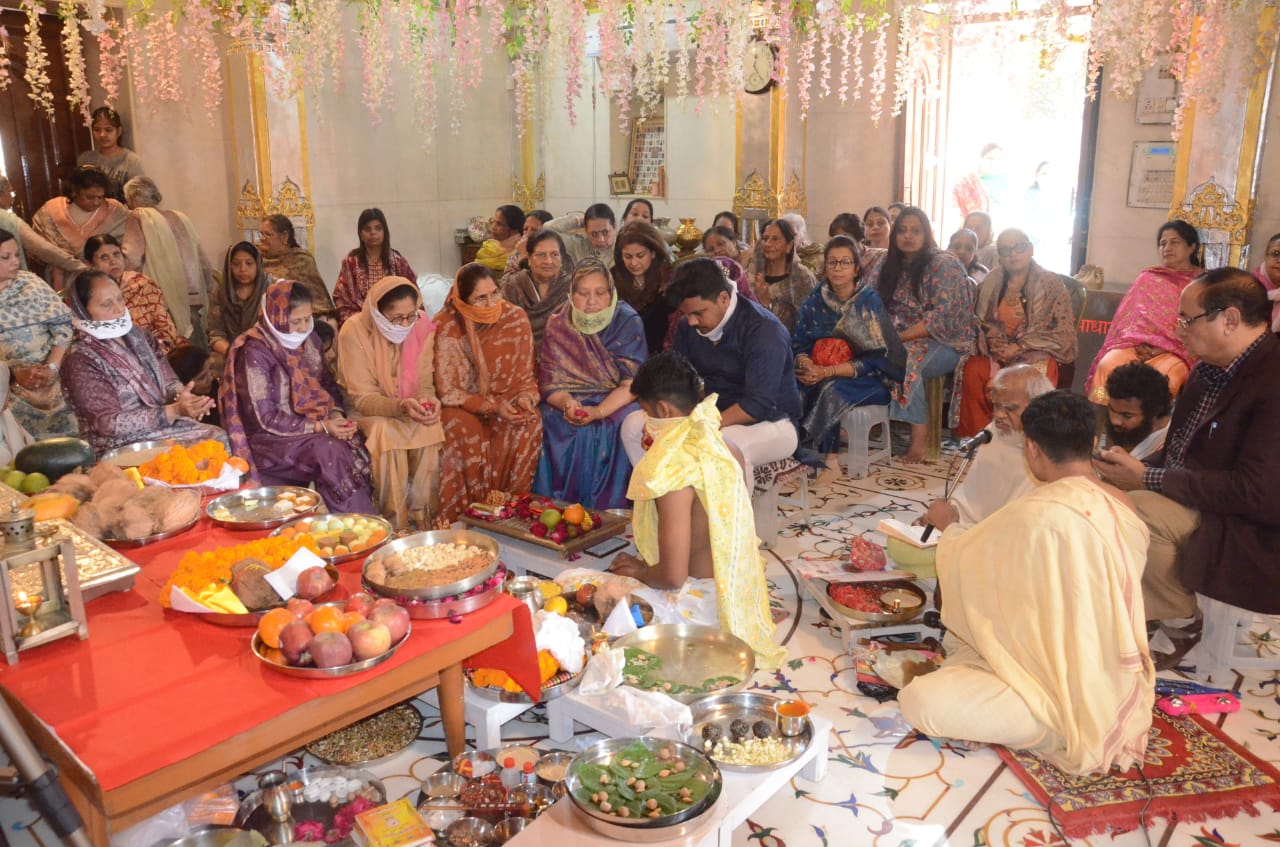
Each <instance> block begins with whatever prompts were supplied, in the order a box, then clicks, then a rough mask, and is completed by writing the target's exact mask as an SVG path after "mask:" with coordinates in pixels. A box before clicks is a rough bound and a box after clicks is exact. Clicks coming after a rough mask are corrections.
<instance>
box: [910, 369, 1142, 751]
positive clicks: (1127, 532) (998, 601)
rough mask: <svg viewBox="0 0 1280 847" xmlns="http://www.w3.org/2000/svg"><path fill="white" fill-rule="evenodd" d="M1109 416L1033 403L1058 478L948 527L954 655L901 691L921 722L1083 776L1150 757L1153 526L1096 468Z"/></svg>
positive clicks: (1072, 398)
mask: <svg viewBox="0 0 1280 847" xmlns="http://www.w3.org/2000/svg"><path fill="white" fill-rule="evenodd" d="M1095 420H1096V418H1095V416H1094V411H1093V409H1092V407H1091V406H1090V404H1089V402H1088V401H1087V400H1085V399H1084V398H1083V397H1079V396H1077V395H1073V394H1071V393H1069V392H1066V391H1053V392H1050V393H1049V394H1046V395H1044V396H1042V397H1039V398H1037V399H1036V400H1034V401H1032V402H1031V404H1030V405H1029V406H1028V407H1027V410H1026V412H1024V413H1023V417H1022V422H1023V429H1024V432H1025V435H1026V439H1027V446H1026V448H1025V452H1026V459H1027V463H1028V465H1029V466H1030V467H1031V470H1032V472H1033V473H1034V474H1035V476H1036V478H1037V479H1039V480H1041V481H1042V482H1043V483H1044V484H1043V485H1042V486H1041V487H1040V488H1038V489H1036V490H1035V491H1033V492H1031V493H1029V494H1026V495H1024V496H1022V497H1021V498H1019V499H1017V500H1015V501H1013V502H1012V503H1010V504H1009V505H1007V506H1005V507H1004V508H1003V509H1000V510H999V511H997V512H996V513H995V514H994V515H992V516H991V517H989V518H987V519H986V520H984V521H982V522H980V523H978V524H977V525H975V526H973V527H968V528H966V527H963V526H959V525H954V526H951V527H950V528H949V529H946V530H945V531H944V533H943V536H942V540H941V542H940V543H939V545H938V560H937V563H938V579H939V583H940V586H941V588H942V595H943V597H944V598H945V603H944V605H943V611H942V618H943V623H944V624H946V626H947V629H948V632H947V636H946V641H945V643H944V646H945V648H946V651H947V657H946V660H945V661H944V662H943V664H942V667H941V668H940V669H939V670H937V671H936V672H934V673H931V674H929V675H927V676H923V677H917V678H916V679H914V680H913V681H912V682H911V683H909V684H908V685H907V686H906V687H905V688H904V689H903V690H902V691H901V692H900V694H899V698H898V699H899V703H900V705H901V707H902V714H903V716H904V717H905V718H906V719H907V721H908V722H910V723H911V724H912V725H913V726H915V727H916V728H918V729H920V730H922V731H924V732H926V733H928V734H930V735H933V736H938V737H948V738H959V739H965V740H970V741H979V742H986V743H991V744H1003V745H1005V746H1007V747H1013V748H1017V749H1024V750H1030V751H1031V752H1034V753H1037V754H1038V755H1040V756H1042V757H1043V758H1045V759H1046V760H1048V761H1049V762H1051V763H1053V764H1054V765H1057V766H1058V767H1059V768H1062V769H1063V770H1065V771H1068V772H1070V773H1075V774H1087V773H1093V772H1096V771H1106V770H1108V769H1110V768H1112V767H1113V766H1120V767H1122V768H1124V767H1129V766H1130V765H1132V764H1133V763H1134V762H1138V761H1141V760H1142V756H1143V753H1144V751H1145V750H1146V746H1147V732H1148V730H1149V729H1150V726H1151V707H1152V703H1153V701H1154V690H1153V688H1154V682H1155V668H1154V665H1153V664H1152V662H1151V657H1150V655H1149V652H1148V649H1147V637H1146V628H1145V619H1146V616H1145V613H1144V611H1143V605H1142V588H1141V581H1142V568H1143V563H1144V562H1145V560H1146V551H1147V544H1148V540H1149V535H1148V532H1147V528H1146V526H1145V525H1144V524H1143V523H1142V521H1141V519H1139V518H1138V516H1137V514H1136V513H1135V512H1134V511H1133V509H1132V506H1131V505H1130V503H1129V502H1128V500H1127V498H1126V497H1125V496H1124V495H1123V494H1122V493H1120V492H1119V491H1118V490H1116V489H1113V488H1110V487H1109V486H1105V485H1104V484H1102V483H1101V482H1099V481H1098V480H1097V478H1096V477H1095V475H1094V473H1093V470H1092V465H1091V462H1090V456H1091V452H1092V448H1093V432H1094V422H1095Z"/></svg>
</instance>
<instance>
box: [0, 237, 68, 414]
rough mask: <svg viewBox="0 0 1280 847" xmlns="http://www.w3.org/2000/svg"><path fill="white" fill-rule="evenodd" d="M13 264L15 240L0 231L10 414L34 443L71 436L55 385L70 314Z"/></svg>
mask: <svg viewBox="0 0 1280 847" xmlns="http://www.w3.org/2000/svg"><path fill="white" fill-rule="evenodd" d="M18 264H19V261H18V240H17V239H16V238H14V236H13V234H12V233H10V232H8V231H5V230H0V361H2V362H4V363H5V364H7V365H8V366H9V372H10V380H11V382H10V384H9V388H10V392H11V393H10V403H11V411H12V412H13V416H14V417H15V418H16V419H17V420H18V423H20V424H21V425H22V427H23V428H24V429H26V431H27V432H29V433H31V435H32V436H34V437H35V438H37V439H40V438H51V437H53V436H57V435H71V434H72V433H74V432H75V431H76V419H75V415H73V414H72V413H71V409H70V407H69V406H68V405H67V398H66V395H64V394H63V392H62V385H61V383H59V382H58V369H59V368H60V367H62V357H63V354H65V353H66V351H67V347H68V346H70V344H71V337H72V330H71V312H69V311H68V310H67V307H66V305H65V304H64V303H63V302H62V301H61V300H59V299H58V295H57V294H55V293H54V291H53V289H52V288H50V287H49V286H48V285H47V284H46V283H45V281H44V280H42V279H40V277H38V276H36V275H35V274H33V273H31V272H30V271H23V270H19V269H18Z"/></svg>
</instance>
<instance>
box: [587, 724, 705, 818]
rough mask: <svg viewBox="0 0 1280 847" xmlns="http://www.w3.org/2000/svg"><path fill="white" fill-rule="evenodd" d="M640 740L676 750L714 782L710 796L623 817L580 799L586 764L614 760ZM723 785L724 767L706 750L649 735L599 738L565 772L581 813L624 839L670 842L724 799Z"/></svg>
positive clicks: (653, 747)
mask: <svg viewBox="0 0 1280 847" xmlns="http://www.w3.org/2000/svg"><path fill="white" fill-rule="evenodd" d="M637 741H639V742H640V743H641V744H643V745H644V746H645V747H646V748H648V749H649V750H651V751H653V752H654V753H657V751H659V750H661V749H662V748H663V747H670V748H672V749H674V750H675V751H676V754H677V755H678V756H679V757H680V758H681V759H682V760H684V761H685V762H686V763H688V764H689V766H690V767H692V768H694V769H695V771H696V774H697V775H696V776H695V777H694V778H695V779H702V780H704V781H706V782H708V783H710V790H709V791H708V792H707V795H706V796H705V797H703V798H702V799H701V800H699V801H698V802H697V803H694V804H693V805H692V806H690V807H689V808H687V809H683V810H681V811H679V812H676V813H675V814H674V815H665V816H663V817H660V818H620V817H617V816H615V815H609V814H606V813H604V812H601V811H600V810H599V809H597V808H594V807H592V806H591V804H589V803H581V802H579V801H578V798H577V796H576V794H575V792H576V791H577V790H578V789H581V788H583V787H584V786H583V785H582V782H581V781H580V780H579V778H578V768H580V767H582V765H584V764H600V763H602V762H607V761H611V760H612V759H613V756H614V754H616V753H617V752H618V751H620V750H623V749H626V748H627V747H630V746H631V745H632V744H634V743H635V742H637ZM723 787H724V778H723V777H722V776H721V775H720V769H719V768H718V767H716V764H715V762H713V761H711V759H709V758H707V756H706V755H705V754H704V753H702V752H701V751H699V750H697V749H696V748H694V747H690V746H689V745H688V744H683V743H681V742H679V741H671V740H669V739H666V738H655V737H653V736H648V735H645V736H641V737H639V738H634V737H633V738H609V739H606V740H604V741H598V742H596V743H595V744H592V745H591V746H590V747H588V748H586V749H585V750H583V751H582V752H581V753H579V754H578V755H577V756H576V757H575V758H574V760H573V761H572V762H570V763H569V769H568V771H566V772H565V788H566V789H567V792H568V794H569V802H570V803H571V804H572V805H573V808H574V809H575V810H577V812H578V814H580V815H582V817H583V818H584V819H585V820H586V822H587V824H588V825H589V826H590V827H591V828H592V829H594V830H595V831H596V832H599V833H601V834H602V835H608V836H609V837H611V838H617V839H620V840H622V841H641V842H644V841H666V840H668V839H671V838H675V837H677V836H678V835H679V832H678V830H679V829H681V828H683V827H686V826H689V825H696V824H694V822H695V821H697V819H698V818H700V817H701V816H702V815H703V814H705V813H706V812H707V810H709V809H710V808H711V807H712V806H714V805H715V803H716V800H718V799H719V798H720V792H721V790H722V788H723Z"/></svg>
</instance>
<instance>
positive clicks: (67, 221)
mask: <svg viewBox="0 0 1280 847" xmlns="http://www.w3.org/2000/svg"><path fill="white" fill-rule="evenodd" d="M68 183H69V192H68V195H67V196H66V197H51V198H50V199H49V201H48V202H47V203H45V204H44V205H43V206H41V207H40V208H39V209H37V210H36V212H35V214H33V215H32V216H31V226H32V228H33V229H34V230H35V231H36V232H38V233H39V234H40V235H42V236H44V237H45V238H47V239H48V240H49V241H51V242H52V243H53V245H54V246H55V247H57V248H58V249H59V250H62V251H63V252H65V253H70V254H71V255H73V256H79V255H82V254H83V253H84V242H85V239H87V238H88V237H89V236H91V235H114V236H115V237H116V238H121V237H123V236H124V224H125V219H126V218H128V216H129V210H128V209H126V208H125V207H124V204H123V203H120V202H118V201H116V200H113V199H112V198H111V197H110V196H109V194H110V192H111V190H112V186H111V179H110V177H108V176H107V175H106V173H104V172H103V171H102V170H100V169H99V168H95V167H94V166H93V165H80V166H79V167H77V168H76V169H75V170H74V171H72V172H71V178H70V179H69V180H68ZM49 274H50V276H49V280H50V284H51V285H52V286H53V288H54V290H55V291H61V290H62V289H63V287H64V286H65V285H66V283H67V280H68V277H67V276H66V275H64V274H63V272H62V270H61V269H60V268H50V269H49Z"/></svg>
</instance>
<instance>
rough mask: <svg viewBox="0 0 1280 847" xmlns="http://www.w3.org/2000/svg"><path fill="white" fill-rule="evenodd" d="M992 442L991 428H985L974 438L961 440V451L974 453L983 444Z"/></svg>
mask: <svg viewBox="0 0 1280 847" xmlns="http://www.w3.org/2000/svg"><path fill="white" fill-rule="evenodd" d="M990 443H991V430H989V429H984V430H983V431H982V432H980V433H978V434H977V435H975V436H974V437H973V438H966V439H965V440H964V441H961V442H960V452H962V453H968V454H970V455H973V451H974V450H977V449H978V448H979V447H981V446H982V445H983V444H990Z"/></svg>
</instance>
